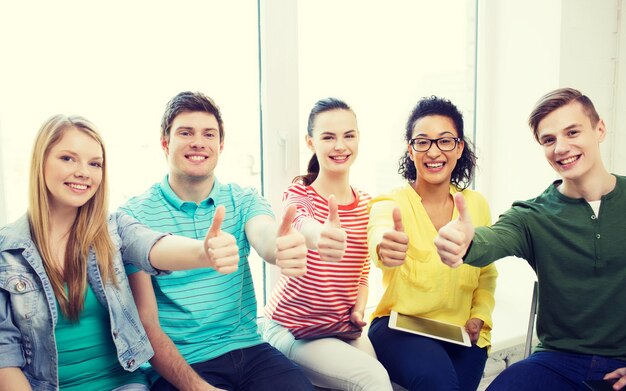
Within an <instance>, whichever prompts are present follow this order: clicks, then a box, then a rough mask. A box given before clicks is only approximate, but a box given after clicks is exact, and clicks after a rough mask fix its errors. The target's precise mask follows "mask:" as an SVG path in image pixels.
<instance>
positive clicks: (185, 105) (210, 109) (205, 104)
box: [161, 91, 224, 142]
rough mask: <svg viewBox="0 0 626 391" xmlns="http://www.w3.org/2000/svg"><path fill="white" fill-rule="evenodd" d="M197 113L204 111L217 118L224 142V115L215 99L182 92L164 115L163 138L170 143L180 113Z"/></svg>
mask: <svg viewBox="0 0 626 391" xmlns="http://www.w3.org/2000/svg"><path fill="white" fill-rule="evenodd" d="M195 111H202V112H205V113H209V114H213V115H214V116H215V119H216V120H217V125H218V130H219V134H220V142H222V141H224V122H223V121H222V113H221V112H220V108H219V106H218V105H217V104H216V103H215V102H214V101H213V99H211V98H209V97H208V96H206V95H204V94H203V93H201V92H191V91H184V92H181V93H179V94H177V95H176V96H175V97H173V98H172V99H171V100H170V101H169V102H167V105H166V106H165V113H163V118H162V119H161V137H163V138H164V139H165V140H168V141H169V139H170V130H171V129H172V122H174V118H176V116H177V115H178V114H180V113H185V112H195Z"/></svg>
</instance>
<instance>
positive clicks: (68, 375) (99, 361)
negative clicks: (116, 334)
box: [54, 284, 148, 391]
mask: <svg viewBox="0 0 626 391" xmlns="http://www.w3.org/2000/svg"><path fill="white" fill-rule="evenodd" d="M66 289H67V287H66ZM85 295H86V297H85V308H84V309H83V312H81V314H80V318H79V321H78V322H76V323H72V322H70V320H69V319H67V318H66V317H65V316H63V313H62V312H61V309H60V308H59V303H58V302H57V313H58V314H59V319H58V321H57V325H56V328H55V330H54V336H55V337H56V344H57V351H58V362H59V386H60V388H61V389H62V390H68V391H84V390H87V389H89V390H112V389H115V388H117V387H120V386H122V385H125V384H131V383H140V384H148V383H147V379H146V377H145V375H144V374H143V373H142V372H141V371H135V372H127V371H125V370H124V369H123V368H122V366H121V364H120V363H119V361H118V360H117V352H116V350H115V344H114V343H113V337H112V336H111V326H110V325H111V322H110V320H109V312H108V310H107V309H106V308H105V307H104V306H103V305H102V304H101V303H100V302H99V301H98V299H97V298H96V295H95V293H94V291H93V289H92V288H91V286H89V284H87V291H86V293H85Z"/></svg>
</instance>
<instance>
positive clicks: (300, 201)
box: [283, 184, 315, 232]
mask: <svg viewBox="0 0 626 391" xmlns="http://www.w3.org/2000/svg"><path fill="white" fill-rule="evenodd" d="M291 205H295V206H296V215H295V217H294V218H293V222H292V223H291V225H292V226H293V227H294V228H295V229H296V231H298V232H300V231H301V229H302V226H303V225H304V223H305V222H307V221H310V220H315V217H314V216H315V206H314V204H313V200H311V198H309V196H308V194H307V190H306V187H305V186H304V185H301V184H294V185H291V186H289V187H288V188H287V190H285V192H284V193H283V213H284V211H285V210H287V208H289V207H290V206H291Z"/></svg>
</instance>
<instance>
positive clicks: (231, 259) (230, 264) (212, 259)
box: [204, 205, 239, 274]
mask: <svg viewBox="0 0 626 391" xmlns="http://www.w3.org/2000/svg"><path fill="white" fill-rule="evenodd" d="M225 215H226V209H225V208H224V206H223V205H219V206H218V207H217V208H216V209H215V215H214V216H213V223H212V224H211V227H210V228H209V231H208V232H207V234H206V238H205V239H204V249H205V252H206V256H207V260H208V264H209V266H210V267H212V268H213V269H215V270H217V271H218V272H220V273H222V274H228V273H232V272H234V271H236V270H237V267H238V265H239V247H237V240H236V239H235V237H234V236H233V235H231V234H229V233H228V232H224V231H222V229H221V228H222V223H223V222H224V216H225Z"/></svg>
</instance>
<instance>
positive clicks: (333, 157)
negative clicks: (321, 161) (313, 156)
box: [330, 156, 348, 160]
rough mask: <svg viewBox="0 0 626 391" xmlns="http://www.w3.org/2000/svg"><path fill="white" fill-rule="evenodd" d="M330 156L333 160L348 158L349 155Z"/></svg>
mask: <svg viewBox="0 0 626 391" xmlns="http://www.w3.org/2000/svg"><path fill="white" fill-rule="evenodd" d="M330 158H331V159H333V160H346V159H347V158H348V157H347V156H331V157H330Z"/></svg>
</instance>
